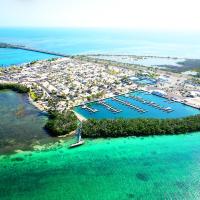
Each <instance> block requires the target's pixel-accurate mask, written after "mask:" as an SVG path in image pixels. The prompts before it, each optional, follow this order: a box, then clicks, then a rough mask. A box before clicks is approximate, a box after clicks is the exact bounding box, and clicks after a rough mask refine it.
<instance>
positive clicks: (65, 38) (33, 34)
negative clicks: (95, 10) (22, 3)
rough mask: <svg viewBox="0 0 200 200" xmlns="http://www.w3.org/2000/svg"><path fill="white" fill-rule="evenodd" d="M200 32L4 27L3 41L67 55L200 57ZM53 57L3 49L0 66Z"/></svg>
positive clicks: (0, 31)
mask: <svg viewBox="0 0 200 200" xmlns="http://www.w3.org/2000/svg"><path fill="white" fill-rule="evenodd" d="M199 36H200V33H195V34H194V33H183V32H182V33H167V32H166V33H164V32H153V31H151V32H146V31H134V30H117V29H113V30H111V29H110V30H108V29H61V28H60V29H58V28H54V29H53V28H51V29H50V28H49V29H47V28H46V29H39V28H29V29H28V28H26V29H25V28H1V29H0V42H7V43H17V44H21V45H26V46H29V47H34V48H39V49H46V50H51V51H57V52H61V53H66V54H69V55H75V54H87V53H109V54H135V55H157V56H177V57H187V58H200V40H199ZM49 57H51V56H49V55H46V54H40V53H33V52H26V53H25V52H24V51H18V50H10V49H7V50H5V49H1V50H0V65H10V64H19V63H24V62H29V61H33V60H39V59H45V58H49Z"/></svg>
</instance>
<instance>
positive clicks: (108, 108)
mask: <svg viewBox="0 0 200 200" xmlns="http://www.w3.org/2000/svg"><path fill="white" fill-rule="evenodd" d="M98 103H99V104H101V105H103V106H104V107H106V108H107V110H109V111H111V112H113V113H119V112H122V110H118V109H116V108H114V107H112V106H111V105H109V104H107V103H106V102H105V101H98Z"/></svg>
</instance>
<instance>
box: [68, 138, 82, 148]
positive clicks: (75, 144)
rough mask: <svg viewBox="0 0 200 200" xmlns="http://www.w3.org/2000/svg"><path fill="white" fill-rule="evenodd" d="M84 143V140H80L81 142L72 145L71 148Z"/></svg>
mask: <svg viewBox="0 0 200 200" xmlns="http://www.w3.org/2000/svg"><path fill="white" fill-rule="evenodd" d="M84 142H85V141H84V140H80V141H79V142H76V143H74V144H71V145H70V148H74V147H78V146H80V145H82V144H84Z"/></svg>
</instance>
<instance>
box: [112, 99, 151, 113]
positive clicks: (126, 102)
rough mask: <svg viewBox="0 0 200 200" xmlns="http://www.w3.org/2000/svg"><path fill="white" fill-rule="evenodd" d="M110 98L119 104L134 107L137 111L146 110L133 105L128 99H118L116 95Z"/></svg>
mask: <svg viewBox="0 0 200 200" xmlns="http://www.w3.org/2000/svg"><path fill="white" fill-rule="evenodd" d="M112 99H113V100H115V101H117V102H119V103H121V104H123V105H125V106H128V107H130V108H132V109H134V110H136V111H138V112H141V113H145V112H147V110H144V109H142V108H139V107H138V106H135V105H133V104H131V103H130V102H128V101H124V100H121V99H118V98H117V97H112Z"/></svg>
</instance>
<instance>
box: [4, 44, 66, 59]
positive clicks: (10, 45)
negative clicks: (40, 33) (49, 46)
mask: <svg viewBox="0 0 200 200" xmlns="http://www.w3.org/2000/svg"><path fill="white" fill-rule="evenodd" d="M0 48H10V49H21V50H26V51H33V52H38V53H44V54H50V55H53V56H59V57H69V55H66V54H63V53H58V52H54V51H47V50H42V49H35V48H31V47H26V46H23V45H17V44H8V43H0Z"/></svg>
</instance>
